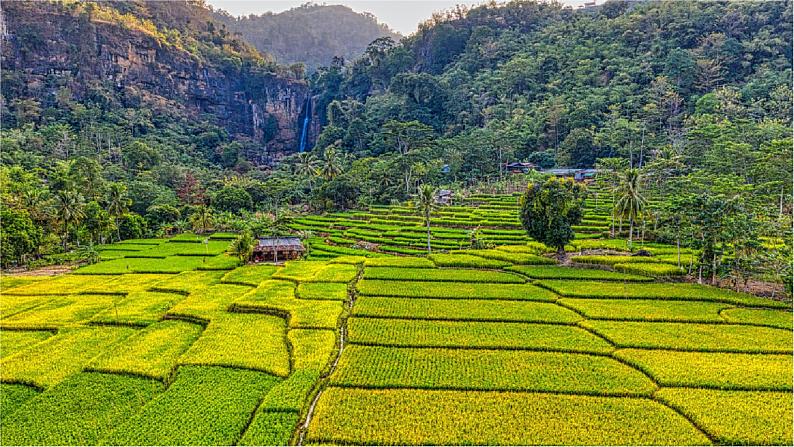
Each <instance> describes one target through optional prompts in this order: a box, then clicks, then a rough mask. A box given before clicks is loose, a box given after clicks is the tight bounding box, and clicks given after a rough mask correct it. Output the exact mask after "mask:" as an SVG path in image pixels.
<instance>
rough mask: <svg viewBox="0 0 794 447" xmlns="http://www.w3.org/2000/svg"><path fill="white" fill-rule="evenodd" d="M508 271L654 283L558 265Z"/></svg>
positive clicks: (541, 276)
mask: <svg viewBox="0 0 794 447" xmlns="http://www.w3.org/2000/svg"><path fill="white" fill-rule="evenodd" d="M507 270H510V271H513V272H518V273H521V274H523V275H527V276H529V277H530V278H532V279H597V280H602V281H643V282H644V281H653V279H652V278H648V277H647V276H640V275H630V274H626V273H619V272H612V271H609V270H599V269H581V268H572V267H561V266H556V265H537V266H535V265H533V266H526V265H516V266H511V267H507Z"/></svg>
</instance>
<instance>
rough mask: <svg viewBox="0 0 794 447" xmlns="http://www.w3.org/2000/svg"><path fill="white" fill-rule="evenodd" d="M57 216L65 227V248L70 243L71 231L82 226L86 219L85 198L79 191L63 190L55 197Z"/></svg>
mask: <svg viewBox="0 0 794 447" xmlns="http://www.w3.org/2000/svg"><path fill="white" fill-rule="evenodd" d="M54 206H55V215H56V217H57V219H58V221H59V222H60V223H61V225H63V248H64V249H66V245H67V243H68V241H69V229H70V228H72V227H76V226H77V225H80V222H81V221H82V220H83V218H85V213H84V212H83V196H82V195H80V193H78V192H77V191H72V190H61V191H58V193H57V194H56V195H55V201H54Z"/></svg>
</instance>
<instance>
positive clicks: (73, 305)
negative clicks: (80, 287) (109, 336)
mask: <svg viewBox="0 0 794 447" xmlns="http://www.w3.org/2000/svg"><path fill="white" fill-rule="evenodd" d="M122 299H124V297H123V296H119V295H69V296H64V297H57V298H55V299H52V300H50V301H47V302H45V303H43V304H41V305H39V306H36V307H34V308H32V309H29V310H26V311H24V312H20V313H18V314H15V315H12V316H10V317H7V318H4V319H3V320H2V322H0V326H2V328H15V329H48V328H52V329H55V328H58V327H63V326H67V325H74V324H77V323H81V322H84V321H87V320H89V319H91V317H93V316H94V315H96V314H97V313H99V312H101V311H103V310H105V309H107V308H109V307H111V306H113V303H114V302H116V301H121V300H122Z"/></svg>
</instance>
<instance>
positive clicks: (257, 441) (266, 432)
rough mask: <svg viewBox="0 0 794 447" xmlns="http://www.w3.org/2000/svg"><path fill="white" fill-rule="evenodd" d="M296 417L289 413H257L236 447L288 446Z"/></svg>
mask: <svg viewBox="0 0 794 447" xmlns="http://www.w3.org/2000/svg"><path fill="white" fill-rule="evenodd" d="M298 417H299V415H298V413H295V412H291V411H290V412H284V411H275V412H274V411H259V412H257V413H256V416H255V417H254V420H253V421H251V425H250V426H248V429H247V430H246V431H245V434H244V435H243V438H242V439H241V440H240V442H239V443H238V445H288V444H289V440H290V437H292V432H294V431H295V427H297V426H298Z"/></svg>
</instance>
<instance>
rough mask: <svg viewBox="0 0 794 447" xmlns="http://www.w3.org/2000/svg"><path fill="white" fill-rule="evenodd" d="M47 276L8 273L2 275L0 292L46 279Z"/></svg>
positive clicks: (0, 276)
mask: <svg viewBox="0 0 794 447" xmlns="http://www.w3.org/2000/svg"><path fill="white" fill-rule="evenodd" d="M46 279H47V277H45V276H14V275H8V274H5V273H4V274H2V275H0V292H3V293H5V292H7V291H8V290H9V289H13V288H15V287H19V286H24V285H26V284H32V283H35V282H37V281H42V280H46Z"/></svg>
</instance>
